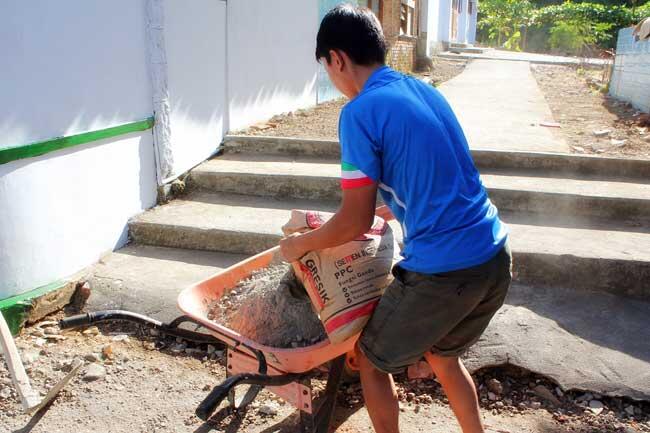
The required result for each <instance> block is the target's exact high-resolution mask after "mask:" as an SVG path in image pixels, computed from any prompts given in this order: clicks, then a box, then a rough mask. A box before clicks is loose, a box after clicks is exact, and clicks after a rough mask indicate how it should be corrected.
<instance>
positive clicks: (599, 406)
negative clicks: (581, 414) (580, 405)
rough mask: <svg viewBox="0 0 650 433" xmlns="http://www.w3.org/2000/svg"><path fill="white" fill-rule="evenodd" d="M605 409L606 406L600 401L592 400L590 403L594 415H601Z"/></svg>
mask: <svg viewBox="0 0 650 433" xmlns="http://www.w3.org/2000/svg"><path fill="white" fill-rule="evenodd" d="M604 409H605V405H603V403H602V402H600V401H599V400H591V401H590V402H589V410H590V411H591V413H593V414H594V415H600V413H601V412H602V411H603V410H604Z"/></svg>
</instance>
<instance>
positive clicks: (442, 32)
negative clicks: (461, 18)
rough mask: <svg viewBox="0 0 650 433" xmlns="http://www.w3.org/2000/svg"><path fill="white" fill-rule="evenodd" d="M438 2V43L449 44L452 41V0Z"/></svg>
mask: <svg viewBox="0 0 650 433" xmlns="http://www.w3.org/2000/svg"><path fill="white" fill-rule="evenodd" d="M438 1H439V9H438V11H439V12H438V41H439V42H449V41H450V39H451V0H438Z"/></svg>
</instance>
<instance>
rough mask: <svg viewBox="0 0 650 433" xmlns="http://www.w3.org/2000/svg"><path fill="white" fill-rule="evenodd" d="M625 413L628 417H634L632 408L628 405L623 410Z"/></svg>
mask: <svg viewBox="0 0 650 433" xmlns="http://www.w3.org/2000/svg"><path fill="white" fill-rule="evenodd" d="M625 412H627V414H628V415H630V416H633V415H634V406H632V405H629V406H627V407H626V408H625Z"/></svg>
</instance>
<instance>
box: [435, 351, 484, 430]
mask: <svg viewBox="0 0 650 433" xmlns="http://www.w3.org/2000/svg"><path fill="white" fill-rule="evenodd" d="M425 357H426V359H427V361H428V362H429V364H430V365H431V369H432V370H433V372H434V374H435V375H436V377H437V378H438V381H439V382H440V384H441V385H442V389H443V390H444V391H445V394H447V399H449V405H450V406H451V409H452V410H453V411H454V414H455V415H456V418H457V419H458V423H459V424H460V427H461V428H462V429H463V433H485V430H484V427H483V422H482V420H481V415H480V413H479V410H480V409H479V404H478V396H477V394H476V386H474V381H473V380H472V376H470V374H469V372H468V371H467V369H466V368H465V366H464V365H463V361H461V360H460V358H457V357H444V356H439V355H434V354H432V353H427V354H426V355H425Z"/></svg>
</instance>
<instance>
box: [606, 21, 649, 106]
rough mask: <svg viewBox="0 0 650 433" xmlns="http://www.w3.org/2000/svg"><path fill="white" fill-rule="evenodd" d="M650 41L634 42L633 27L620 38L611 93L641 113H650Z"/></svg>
mask: <svg viewBox="0 0 650 433" xmlns="http://www.w3.org/2000/svg"><path fill="white" fill-rule="evenodd" d="M649 71H650V40H646V41H636V42H635V41H634V37H633V36H632V28H627V29H623V30H621V31H620V32H619V35H618V46H617V47H616V59H615V61H614V71H613V74H612V81H611V83H610V85H609V92H610V94H611V95H612V96H614V97H616V98H618V99H621V100H624V101H627V102H629V103H631V104H632V105H634V106H635V107H636V108H638V109H639V110H642V111H645V112H646V113H650V72H649Z"/></svg>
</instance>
